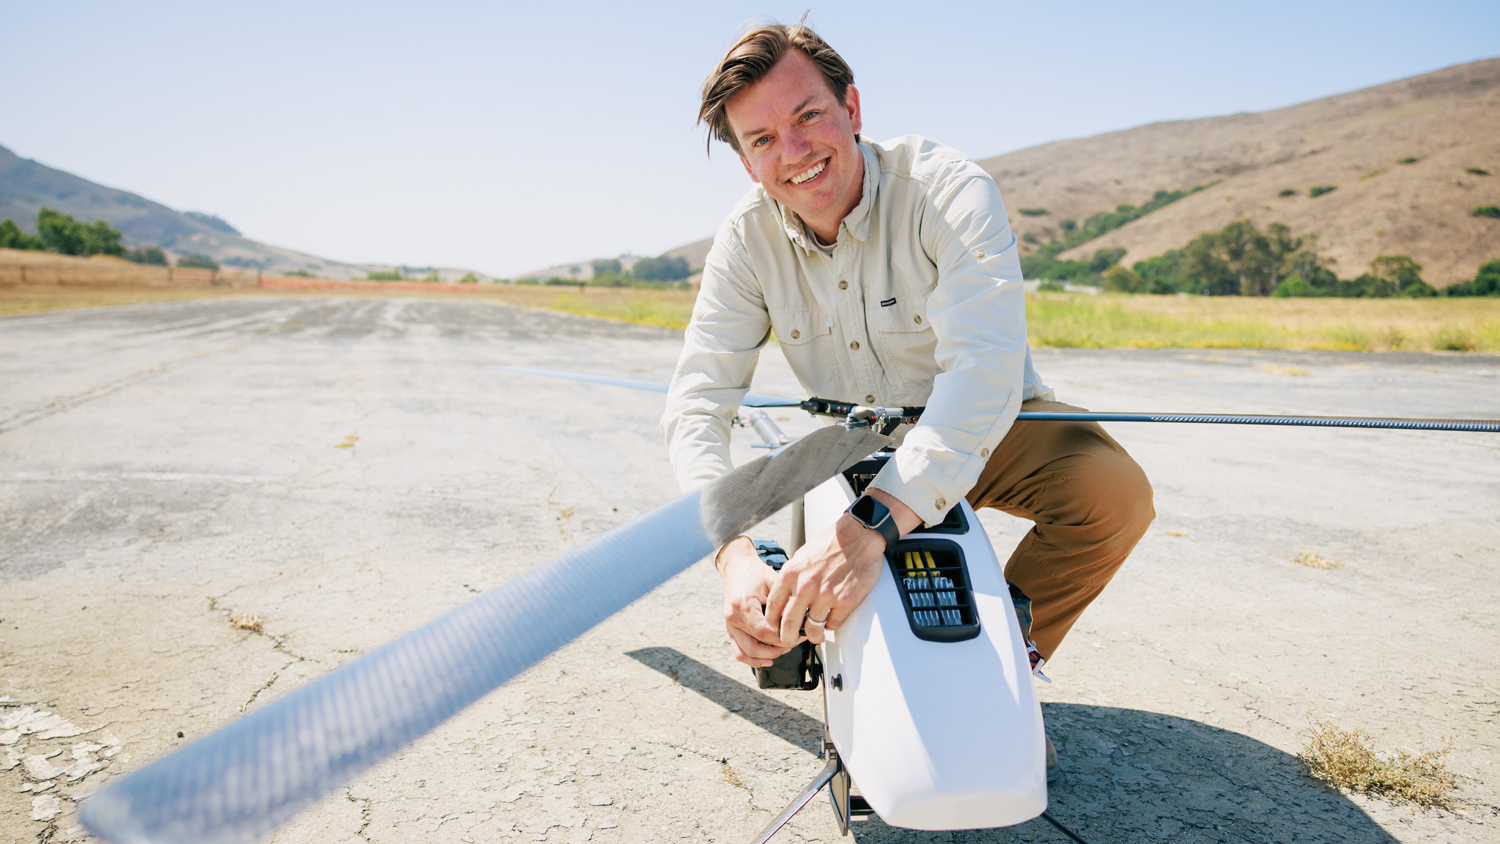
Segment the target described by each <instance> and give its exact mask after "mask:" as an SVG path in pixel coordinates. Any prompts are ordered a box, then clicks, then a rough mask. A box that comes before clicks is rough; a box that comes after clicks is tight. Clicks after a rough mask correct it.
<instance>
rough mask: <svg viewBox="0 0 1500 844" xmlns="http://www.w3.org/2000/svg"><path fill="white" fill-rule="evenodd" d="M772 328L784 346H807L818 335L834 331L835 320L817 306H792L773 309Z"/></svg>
mask: <svg viewBox="0 0 1500 844" xmlns="http://www.w3.org/2000/svg"><path fill="white" fill-rule="evenodd" d="M771 329H772V330H773V331H775V332H776V341H777V342H778V343H780V344H781V345H783V346H805V345H807V344H808V343H811V342H812V341H813V340H814V339H815V338H817V337H827V336H828V335H830V334H832V333H833V322H832V321H831V320H830V319H829V318H828V315H827V314H825V313H823V312H822V311H820V310H818V309H816V308H790V309H784V310H780V309H779V310H773V311H771Z"/></svg>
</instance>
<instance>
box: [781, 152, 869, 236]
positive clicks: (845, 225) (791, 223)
mask: <svg viewBox="0 0 1500 844" xmlns="http://www.w3.org/2000/svg"><path fill="white" fill-rule="evenodd" d="M859 151H860V154H861V155H863V156H864V159H865V179H864V186H863V195H862V196H861V197H860V200H859V204H858V205H856V206H854V210H852V211H850V212H849V213H848V214H846V215H844V219H843V220H841V221H840V222H839V239H840V240H842V239H843V236H844V232H845V231H847V232H849V235H850V236H851V237H853V238H854V239H855V240H858V241H860V242H861V243H863V242H864V240H865V238H867V237H868V236H869V234H870V209H872V208H873V207H874V206H875V198H876V194H878V193H879V191H880V159H879V157H877V156H876V155H875V150H874V149H873V148H871V147H870V145H869V144H867V143H865V142H864V141H860V143H859ZM772 202H773V204H774V205H775V206H776V209H777V210H778V211H780V212H781V222H782V225H783V226H784V227H785V229H786V236H787V238H788V239H789V240H791V241H792V242H793V243H795V244H797V245H798V246H800V247H802V248H803V249H806V250H808V251H809V252H816V251H818V249H817V248H816V246H815V245H814V244H813V243H812V238H813V237H814V235H813V233H812V230H811V229H809V228H807V224H806V223H803V222H802V218H801V217H800V216H798V215H797V212H795V211H792V210H791V209H789V208H787V207H786V206H785V205H782V204H781V203H780V202H776V201H775V200H772ZM837 245H838V240H835V241H834V246H837Z"/></svg>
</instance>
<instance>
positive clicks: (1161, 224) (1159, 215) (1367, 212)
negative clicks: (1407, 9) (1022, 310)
mask: <svg viewBox="0 0 1500 844" xmlns="http://www.w3.org/2000/svg"><path fill="white" fill-rule="evenodd" d="M1403 158H1415V159H1417V160H1416V162H1415V163H1412V164H1400V163H1398V162H1399V161H1400V160H1401V159H1403ZM979 163H980V165H981V166H983V167H984V169H985V170H986V171H988V172H989V173H990V175H992V176H994V177H995V181H997V182H998V183H999V184H1000V187H1001V190H1002V191H1003V192H1004V195H1005V202H1006V207H1007V208H1008V209H1009V210H1010V214H1011V223H1012V225H1013V226H1014V227H1015V228H1016V230H1017V231H1018V232H1020V233H1022V234H1025V233H1031V234H1033V235H1034V236H1035V237H1036V238H1038V239H1039V240H1041V241H1048V240H1052V239H1054V238H1057V237H1058V236H1059V230H1058V223H1059V221H1061V220H1064V219H1074V220H1077V221H1079V222H1082V221H1083V220H1084V219H1085V218H1087V217H1088V216H1089V215H1091V214H1095V213H1098V212H1100V211H1110V210H1113V209H1114V208H1115V206H1116V205H1119V204H1122V203H1130V204H1133V205H1140V204H1142V203H1144V202H1145V201H1146V200H1148V199H1150V198H1151V195H1152V194H1153V193H1154V192H1155V191H1157V190H1163V189H1165V190H1172V189H1183V188H1188V187H1191V186H1193V185H1201V184H1206V183H1209V182H1212V181H1214V180H1215V179H1219V180H1222V181H1220V183H1219V184H1218V185H1215V186H1214V187H1213V188H1211V189H1209V190H1206V191H1203V192H1201V193H1198V194H1195V195H1193V196H1189V197H1187V198H1185V199H1182V200H1180V201H1178V202H1176V203H1174V204H1172V205H1169V206H1167V207H1166V208H1163V209H1161V210H1159V211H1156V212H1155V213H1153V214H1148V215H1146V216H1145V217H1142V218H1140V219H1138V220H1136V221H1135V222H1133V223H1130V224H1128V225H1126V226H1123V227H1121V228H1119V229H1116V230H1115V231H1113V232H1111V233H1109V234H1107V235H1105V236H1103V237H1100V238H1097V239H1095V240H1092V241H1089V242H1087V243H1085V244H1083V245H1082V246H1079V247H1077V248H1076V249H1075V250H1074V253H1072V254H1070V253H1064V256H1063V257H1067V258H1076V257H1079V255H1080V254H1092V253H1093V251H1094V250H1096V249H1102V248H1106V247H1120V246H1123V247H1125V248H1126V249H1127V250H1128V253H1127V255H1126V257H1125V262H1126V263H1127V264H1129V263H1131V262H1134V261H1138V260H1141V259H1143V258H1148V257H1151V256H1153V255H1159V254H1161V253H1162V252H1165V251H1166V250H1168V249H1175V248H1179V247H1182V246H1184V245H1186V244H1187V243H1188V241H1190V240H1192V239H1193V238H1194V237H1195V236H1197V235H1198V234H1199V233H1200V232H1204V231H1209V230H1214V229H1219V228H1222V227H1223V226H1224V225H1225V224H1226V223H1228V222H1229V221H1231V220H1235V219H1238V218H1241V217H1248V218H1249V219H1251V220H1253V221H1255V222H1256V223H1257V224H1259V225H1262V226H1264V225H1265V224H1266V223H1270V222H1283V223H1286V224H1287V225H1289V226H1291V227H1292V230H1293V231H1294V232H1296V233H1298V234H1308V233H1316V234H1317V235H1318V238H1319V243H1320V250H1321V251H1322V252H1323V253H1324V254H1325V255H1327V256H1329V257H1331V258H1333V259H1335V261H1336V263H1335V264H1334V267H1333V269H1334V270H1335V271H1336V272H1338V274H1339V275H1340V276H1344V277H1352V276H1356V275H1359V274H1360V273H1361V272H1364V271H1365V270H1366V269H1367V268H1368V266H1369V263H1370V260H1371V259H1373V258H1375V257H1376V256H1377V255H1390V254H1397V255H1410V256H1411V257H1412V258H1414V259H1416V260H1417V262H1418V263H1420V264H1422V266H1423V272H1422V276H1423V278H1424V279H1426V280H1427V281H1428V282H1429V283H1431V284H1433V285H1435V286H1442V285H1446V284H1452V283H1454V282H1457V281H1463V280H1465V279H1469V278H1473V277H1474V272H1475V269H1476V268H1477V267H1478V266H1479V265H1480V264H1481V263H1484V262H1485V261H1488V260H1491V259H1494V258H1497V257H1500V220H1497V219H1488V218H1476V217H1473V216H1471V215H1470V209H1471V208H1473V207H1474V206H1475V205H1500V58H1495V59H1486V60H1484V61H1478V62H1472V63H1470V64H1463V65H1458V66H1455V67H1450V68H1446V69H1444V70H1439V71H1437V72H1435V73H1429V74H1426V75H1424V76H1414V77H1411V78H1410V79H1403V80H1400V81H1398V82H1391V83H1388V84H1385V85H1378V86H1375V87H1373V88H1365V89H1362V90H1359V91H1352V92H1350V93H1347V94H1338V95H1336V96H1332V97H1326V98H1324V99H1321V100H1313V101H1311V102H1306V103H1301V104H1299V105H1294V106H1289V107H1287V108H1281V109H1276V110H1275V111H1266V112H1260V113H1255V114H1233V115H1229V116H1226V117H1209V118H1203V119H1200V120H1180V121H1173V122H1168V123H1153V124H1150V125H1147V126H1140V127H1137V128H1135V129H1127V130H1124V131H1121V132H1111V133H1109V134H1105V135H1097V136H1094V137H1092V138H1081V139H1077V140H1070V141H1058V142H1056V143H1051V144H1046V145H1043V146H1038V147H1031V148H1028V149H1023V150H1020V151H1018V152H1013V153H1009V154H1007V155H1002V156H998V157H996V158H990V159H986V160H984V161H981V162H979ZM1471 167H1478V168H1481V169H1484V170H1488V171H1489V172H1490V173H1493V174H1495V175H1491V176H1483V175H1476V174H1471V173H1468V172H1466V170H1467V169H1468V168H1471ZM1323 185H1333V186H1337V188H1338V190H1336V191H1334V192H1332V193H1328V194H1324V195H1323V196H1320V197H1318V198H1316V199H1312V198H1309V196H1308V189H1309V188H1311V187H1314V186H1323ZM1285 189H1293V190H1295V191H1296V194H1295V195H1293V196H1289V197H1281V196H1278V194H1279V193H1280V192H1281V191H1282V190H1285ZM1022 208H1044V209H1046V210H1047V211H1048V214H1047V215H1046V216H1036V217H1031V216H1025V215H1023V214H1021V213H1020V209H1022Z"/></svg>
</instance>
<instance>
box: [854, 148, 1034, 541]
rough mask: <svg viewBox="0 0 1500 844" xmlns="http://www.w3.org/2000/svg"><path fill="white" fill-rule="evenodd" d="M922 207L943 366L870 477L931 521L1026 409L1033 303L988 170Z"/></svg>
mask: <svg viewBox="0 0 1500 844" xmlns="http://www.w3.org/2000/svg"><path fill="white" fill-rule="evenodd" d="M967 166H969V167H973V166H974V165H972V164H969V165H967ZM922 215H923V219H922V221H921V224H920V226H921V227H920V236H921V241H922V248H923V249H924V250H925V251H926V252H927V255H928V257H929V258H930V259H931V260H932V261H933V263H934V264H935V265H936V266H937V269H938V282H937V286H936V287H934V288H933V291H932V294H931V296H930V298H929V299H928V300H927V315H928V319H929V320H930V321H931V323H932V329H933V332H934V334H935V335H936V337H937V347H936V352H935V355H936V360H937V367H938V373H937V375H936V377H935V378H934V380H933V386H932V395H931V397H930V398H929V399H928V401H927V409H926V410H925V411H923V413H922V418H921V420H920V421H919V422H918V423H917V424H916V425H915V426H914V427H913V428H912V429H911V430H910V431H909V432H907V434H906V438H905V440H904V441H903V442H902V444H901V446H900V447H899V448H898V449H897V450H896V454H895V457H894V458H892V459H891V461H890V462H889V463H888V464H887V465H886V467H885V469H883V470H882V471H881V473H880V475H879V476H878V477H876V479H875V481H874V483H873V486H875V487H876V488H878V489H882V490H884V491H886V492H888V493H890V494H891V495H893V496H895V497H896V498H897V499H899V500H900V501H901V502H902V503H904V504H905V505H906V506H908V507H910V508H911V509H912V510H914V511H915V512H916V513H917V515H919V516H921V517H922V521H923V522H924V523H926V524H927V525H929V526H930V525H934V524H937V523H938V522H940V521H942V519H943V516H944V515H945V514H946V513H947V512H948V510H949V509H951V508H952V507H954V506H955V505H957V503H958V500H959V499H960V498H962V497H964V496H965V495H967V494H968V492H969V490H970V489H972V488H973V487H974V484H975V483H976V482H977V481H978V480H979V474H980V472H981V471H983V469H984V466H985V464H986V463H987V462H988V458H989V456H990V453H991V452H993V451H994V450H995V447H996V446H998V445H999V444H1000V440H1001V439H1003V438H1004V437H1005V434H1006V432H1007V431H1009V430H1010V426H1011V425H1012V424H1013V423H1014V422H1015V420H1016V414H1017V413H1018V412H1019V411H1020V409H1021V401H1022V397H1023V391H1024V389H1025V367H1026V352H1027V345H1026V304H1025V297H1024V295H1023V293H1022V284H1021V261H1020V256H1019V254H1018V250H1017V248H1016V237H1015V234H1014V232H1012V231H1011V228H1010V221H1009V220H1008V218H1007V217H1006V214H1005V205H1004V203H1003V202H1002V200H1001V198H1000V189H999V188H998V187H997V186H996V185H995V183H994V182H993V181H992V180H991V179H990V178H989V177H988V176H986V175H982V174H977V173H976V174H969V175H965V176H963V177H962V178H960V179H957V180H956V183H954V184H952V186H951V187H949V188H947V189H944V190H938V191H934V192H933V194H932V197H931V199H930V200H929V201H928V203H927V204H926V205H925V207H924V208H923V210H922Z"/></svg>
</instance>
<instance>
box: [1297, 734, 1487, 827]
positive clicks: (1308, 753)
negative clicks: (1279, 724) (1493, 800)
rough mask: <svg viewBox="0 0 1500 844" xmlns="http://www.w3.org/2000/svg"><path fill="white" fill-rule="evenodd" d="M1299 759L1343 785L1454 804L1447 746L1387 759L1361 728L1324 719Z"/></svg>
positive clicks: (1324, 778)
mask: <svg viewBox="0 0 1500 844" xmlns="http://www.w3.org/2000/svg"><path fill="white" fill-rule="evenodd" d="M1309 732H1310V733H1311V737H1310V738H1309V739H1308V742H1307V745H1306V746H1305V747H1303V748H1302V752H1301V753H1299V754H1297V758H1298V759H1300V760H1301V761H1302V764H1303V765H1305V766H1306V767H1307V772H1308V773H1309V774H1312V775H1313V776H1314V777H1316V778H1318V779H1320V780H1322V781H1324V782H1326V783H1329V784H1330V785H1333V786H1336V787H1338V788H1348V789H1353V790H1355V791H1367V792H1372V793H1376V794H1383V795H1385V796H1387V797H1392V798H1395V799H1398V800H1407V801H1410V802H1412V803H1415V804H1417V805H1418V806H1451V805H1452V803H1453V799H1452V798H1451V797H1449V796H1448V792H1449V791H1451V790H1452V789H1454V788H1456V787H1457V783H1456V782H1455V781H1454V778H1453V774H1451V773H1449V772H1448V769H1447V768H1445V767H1444V766H1443V757H1444V756H1446V755H1447V753H1448V749H1447V748H1444V749H1442V750H1439V751H1435V752H1429V753H1423V754H1421V755H1420V756H1409V755H1407V754H1405V753H1397V754H1396V755H1395V756H1393V757H1391V758H1389V759H1385V758H1382V757H1381V756H1380V754H1378V753H1376V752H1375V749H1374V748H1372V747H1371V746H1370V737H1369V736H1367V735H1365V734H1364V733H1362V732H1360V731H1359V730H1340V729H1339V728H1338V727H1335V726H1334V725H1332V724H1330V723H1328V722H1327V721H1320V722H1318V725H1317V726H1315V727H1313V728H1312V729H1311V730H1309Z"/></svg>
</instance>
